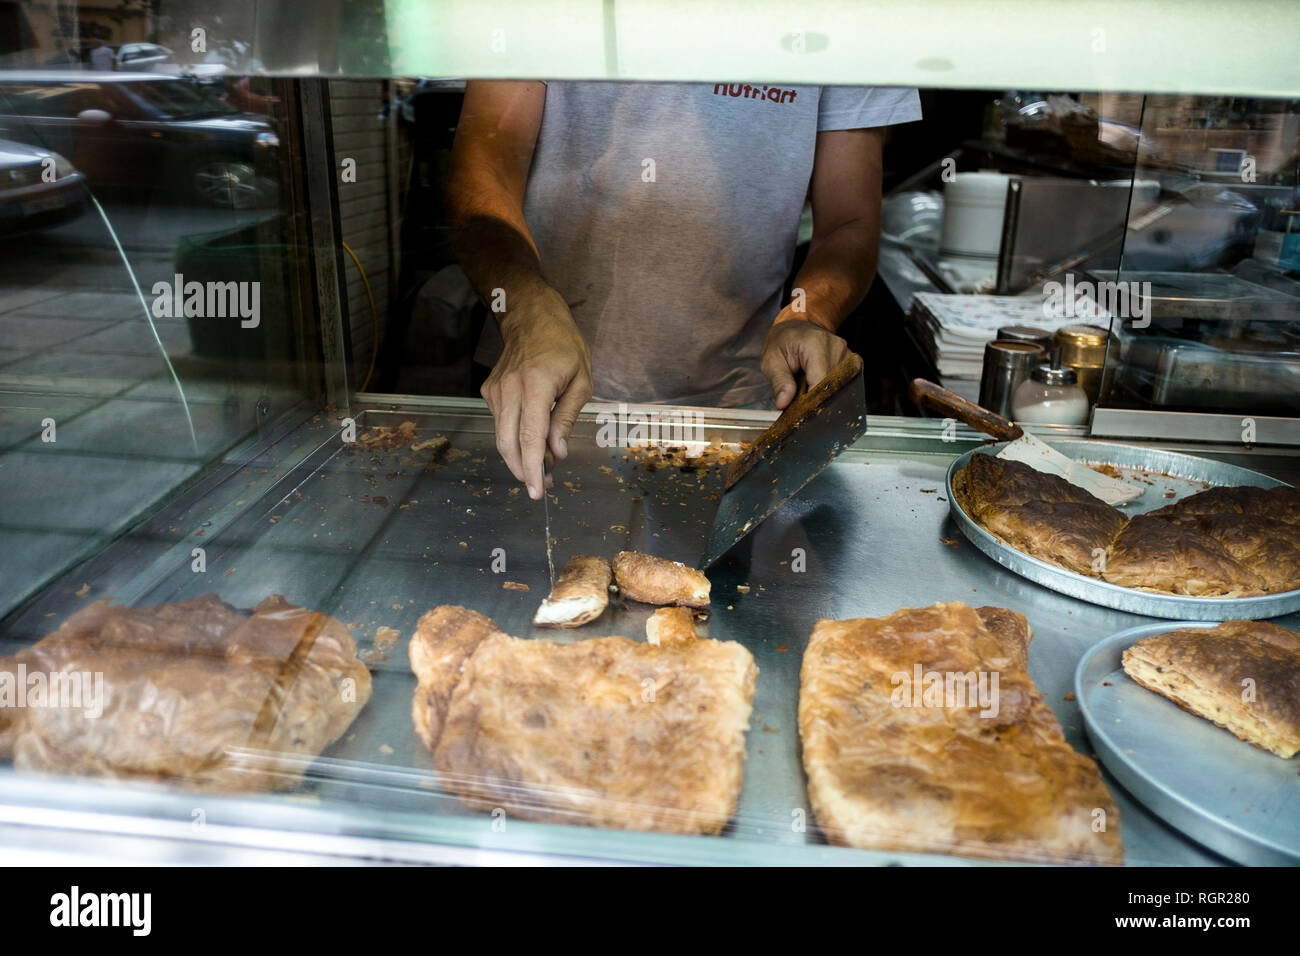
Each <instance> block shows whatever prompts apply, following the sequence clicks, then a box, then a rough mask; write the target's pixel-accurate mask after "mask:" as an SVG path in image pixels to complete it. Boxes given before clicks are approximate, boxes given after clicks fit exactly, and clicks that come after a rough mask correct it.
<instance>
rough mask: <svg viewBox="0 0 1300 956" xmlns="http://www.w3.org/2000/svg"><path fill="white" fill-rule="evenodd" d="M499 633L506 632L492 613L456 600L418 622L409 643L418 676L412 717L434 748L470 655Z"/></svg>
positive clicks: (424, 738)
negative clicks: (485, 613) (480, 611)
mask: <svg viewBox="0 0 1300 956" xmlns="http://www.w3.org/2000/svg"><path fill="white" fill-rule="evenodd" d="M496 635H501V636H503V637H504V636H505V635H504V632H503V631H501V630H500V628H498V627H497V626H496V623H495V622H493V620H492V619H491V618H490V617H487V616H485V615H483V614H480V613H478V611H471V610H469V608H464V607H459V606H457V605H455V604H443V605H440V606H439V607H435V608H434V609H433V610H432V611H426V612H425V613H424V614H423V615H422V616H421V617H420V620H419V621H418V622H417V623H416V625H415V633H414V634H412V635H411V642H410V645H409V646H408V647H407V654H408V655H409V656H410V659H411V670H412V671H414V672H415V678H416V688H415V697H414V698H412V700H411V721H412V723H413V724H414V725H415V733H416V735H417V736H418V737H419V738H420V739H421V740H423V741H424V745H425V746H426V747H428V748H429V749H430V750H432V749H433V748H434V747H435V746H437V744H438V738H439V737H440V736H442V724H443V721H444V720H445V719H446V717H447V707H448V705H449V704H450V703H451V692H452V691H453V690H455V689H456V684H457V683H458V682H459V681H460V673H461V668H462V667H463V666H464V664H465V661H466V659H467V658H469V656H470V655H471V654H473V653H474V651H475V650H477V649H478V646H479V644H481V643H483V641H484V640H486V639H487V638H489V637H493V636H496Z"/></svg>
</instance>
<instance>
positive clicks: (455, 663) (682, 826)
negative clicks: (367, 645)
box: [411, 606, 758, 833]
mask: <svg viewBox="0 0 1300 956" xmlns="http://www.w3.org/2000/svg"><path fill="white" fill-rule="evenodd" d="M682 615H686V616H685V617H682ZM651 621H652V622H653V623H652V625H651V628H650V629H651V633H653V634H654V635H655V637H656V639H657V640H658V641H659V643H658V644H657V645H656V644H650V643H641V642H638V641H632V640H628V639H627V638H625V637H597V638H589V639H587V640H584V641H576V642H574V643H568V644H562V643H557V642H553V641H544V640H520V639H518V638H514V637H509V636H508V635H506V634H503V633H501V632H500V631H499V630H497V629H496V628H495V626H494V625H493V624H492V622H491V621H490V620H488V619H487V618H485V617H483V615H481V614H477V613H475V612H474V611H470V610H467V609H465V608H462V607H455V606H442V607H438V608H435V609H433V610H432V611H429V612H428V613H427V614H425V615H424V617H423V618H422V619H421V621H420V624H419V628H418V630H417V631H416V634H415V636H414V637H413V638H412V639H411V666H412V669H413V670H414V671H415V674H416V677H417V679H418V681H419V686H418V687H417V689H416V702H415V723H416V730H417V732H418V733H419V734H420V736H421V739H423V740H424V742H425V744H426V745H428V746H429V748H430V749H431V750H432V751H433V757H434V767H435V768H436V769H437V771H438V779H439V782H440V783H441V785H442V786H443V787H445V788H446V789H447V790H449V791H450V792H452V793H454V794H456V796H458V797H459V798H460V799H461V800H462V801H463V802H464V803H466V804H467V805H468V806H471V807H474V808H477V809H482V810H488V811H490V810H494V809H496V808H498V807H499V808H502V809H504V810H505V811H506V812H507V813H509V814H510V815H512V816H518V817H524V818H527V819H534V820H552V821H558V822H568V823H585V824H590V825H593V826H603V827H614V828H622V829H630V830H663V831H668V832H674V833H717V832H718V831H720V830H721V829H722V828H723V827H724V826H725V825H726V823H727V821H728V820H729V819H730V818H731V817H732V815H733V814H734V813H735V810H736V803H737V801H738V800H739V797H740V787H741V782H742V779H743V776H744V766H745V731H746V729H747V727H748V725H749V713H750V703H751V701H752V700H753V696H754V681H755V678H756V677H757V675H758V669H757V668H756V667H755V666H754V659H753V657H752V655H751V654H750V653H749V651H747V650H746V649H745V648H743V647H742V646H740V645H739V644H736V643H733V642H723V641H710V640H701V639H699V638H697V637H696V636H695V632H694V629H693V627H692V625H691V622H690V618H689V612H688V611H685V610H684V609H677V608H672V609H663V610H661V611H660V612H658V613H657V614H656V615H655V616H654V617H653V618H652V619H651ZM443 699H446V700H447V705H446V708H445V710H442V709H441V708H440V706H439V703H440V702H441V701H442V700H443ZM430 709H432V710H434V711H436V712H438V713H436V715H435V716H425V717H422V716H421V714H422V712H423V713H425V714H427V713H428V712H429V710H430Z"/></svg>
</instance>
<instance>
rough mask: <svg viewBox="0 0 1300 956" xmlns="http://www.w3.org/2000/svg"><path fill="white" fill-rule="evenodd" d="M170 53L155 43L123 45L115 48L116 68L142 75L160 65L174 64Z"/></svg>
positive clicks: (174, 60)
mask: <svg viewBox="0 0 1300 956" xmlns="http://www.w3.org/2000/svg"><path fill="white" fill-rule="evenodd" d="M175 62H176V57H175V56H174V55H173V54H172V51H171V50H169V49H167V48H166V47H165V46H159V45H158V44H157V43H123V44H122V45H121V46H120V47H118V48H117V68H118V69H119V70H122V71H124V72H136V73H144V72H148V71H150V70H152V69H153V68H154V67H155V66H156V65H158V64H160V63H175Z"/></svg>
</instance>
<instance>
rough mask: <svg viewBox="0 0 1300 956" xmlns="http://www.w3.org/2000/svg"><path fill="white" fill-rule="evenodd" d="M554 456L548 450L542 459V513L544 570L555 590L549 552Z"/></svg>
mask: <svg viewBox="0 0 1300 956" xmlns="http://www.w3.org/2000/svg"><path fill="white" fill-rule="evenodd" d="M554 470H555V456H554V455H552V454H551V453H550V452H549V451H548V452H547V453H546V457H545V458H544V459H543V461H542V471H543V474H542V515H543V516H544V518H545V520H546V571H547V573H548V574H549V575H550V578H551V590H552V591H554V590H555V556H554V555H553V554H552V553H551V486H552V485H554V483H555V481H554V477H553V474H552V473H553V472H554Z"/></svg>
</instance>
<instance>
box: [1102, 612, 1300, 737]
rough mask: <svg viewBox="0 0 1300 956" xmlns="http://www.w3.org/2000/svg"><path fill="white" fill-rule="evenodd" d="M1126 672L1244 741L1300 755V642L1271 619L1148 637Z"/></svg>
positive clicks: (1132, 652)
mask: <svg viewBox="0 0 1300 956" xmlns="http://www.w3.org/2000/svg"><path fill="white" fill-rule="evenodd" d="M1123 662H1124V673H1126V674H1128V676H1129V677H1131V678H1133V680H1135V681H1137V682H1138V683H1139V684H1141V685H1142V686H1143V687H1145V688H1147V689H1148V690H1152V691H1155V692H1156V693H1157V694H1160V695H1162V696H1164V697H1168V698H1169V699H1170V700H1172V701H1173V702H1174V703H1176V704H1177V705H1178V706H1179V707H1182V708H1183V709H1184V710H1187V711H1190V712H1191V713H1193V714H1196V715H1197V716H1198V717H1204V718H1205V719H1206V720H1210V721H1213V722H1214V723H1215V724H1217V725H1218V726H1220V727H1222V728H1224V729H1225V730H1228V731H1230V732H1232V733H1234V734H1236V735H1237V736H1238V737H1240V738H1241V739H1242V740H1245V741H1247V742H1248V743H1251V744H1254V745H1255V746H1256V747H1259V748H1261V749H1263V750H1268V751H1270V752H1272V753H1275V754H1277V755H1278V756H1279V757H1284V758H1290V757H1294V756H1295V755H1296V753H1298V752H1300V637H1298V636H1297V635H1296V634H1295V633H1294V632H1292V631H1288V630H1286V629H1285V628H1281V627H1278V626H1277V625H1275V624H1269V623H1268V622H1266V621H1228V622H1226V623H1223V624H1220V625H1218V626H1217V627H1207V628H1186V629H1183V630H1177V631H1169V632H1167V633H1165V634H1157V635H1155V636H1154V637H1147V638H1143V639H1142V640H1140V641H1138V642H1137V643H1136V644H1134V645H1133V646H1132V647H1130V648H1129V649H1128V650H1126V651H1125V652H1124V654H1123Z"/></svg>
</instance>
